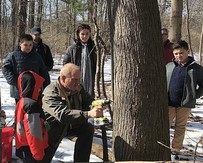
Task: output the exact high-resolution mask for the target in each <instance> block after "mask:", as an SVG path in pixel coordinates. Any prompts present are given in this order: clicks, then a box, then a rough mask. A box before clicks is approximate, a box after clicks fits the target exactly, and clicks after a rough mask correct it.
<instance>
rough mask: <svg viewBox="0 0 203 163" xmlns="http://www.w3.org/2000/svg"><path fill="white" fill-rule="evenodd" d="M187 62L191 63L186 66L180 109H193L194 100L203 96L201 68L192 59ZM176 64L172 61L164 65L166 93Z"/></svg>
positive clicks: (202, 68)
mask: <svg viewBox="0 0 203 163" xmlns="http://www.w3.org/2000/svg"><path fill="white" fill-rule="evenodd" d="M189 60H190V62H191V63H190V64H188V66H187V74H186V78H185V83H184V92H183V97H182V101H181V107H188V108H194V107H195V104H196V99H197V98H199V97H201V96H202V95H203V67H202V66H200V65H199V64H197V63H196V62H195V61H194V59H193V58H192V57H189ZM176 64H177V62H175V61H174V62H170V63H168V64H167V65H166V77H167V91H168V88H169V84H170V80H171V75H172V73H173V70H174V68H175V66H176Z"/></svg>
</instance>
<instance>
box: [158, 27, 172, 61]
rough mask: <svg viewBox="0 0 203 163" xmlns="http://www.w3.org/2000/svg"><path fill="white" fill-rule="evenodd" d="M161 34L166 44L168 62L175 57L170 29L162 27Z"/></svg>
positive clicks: (165, 53)
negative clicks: (169, 33) (169, 35)
mask: <svg viewBox="0 0 203 163" xmlns="http://www.w3.org/2000/svg"><path fill="white" fill-rule="evenodd" d="M161 36H162V41H163V45H164V62H165V64H167V63H169V62H171V61H172V59H173V58H174V55H173V49H172V45H173V44H172V43H171V42H170V41H169V39H168V30H167V29H166V28H162V29H161Z"/></svg>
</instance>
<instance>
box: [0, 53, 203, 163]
mask: <svg viewBox="0 0 203 163" xmlns="http://www.w3.org/2000/svg"><path fill="white" fill-rule="evenodd" d="M60 67H61V61H60V57H56V58H55V66H54V69H60ZM104 72H105V81H106V82H110V81H111V62H110V60H107V61H106V62H105V69H104ZM58 75H59V71H54V72H50V76H51V80H52V81H55V80H56V79H57V78H58ZM0 88H1V104H2V109H3V110H5V111H6V116H7V119H6V122H7V126H10V125H12V123H13V117H14V109H15V102H14V99H12V98H10V93H9V85H8V84H7V83H6V80H5V78H4V77H3V75H2V71H1V69H0ZM197 104H198V105H196V108H194V109H193V110H192V114H193V116H196V117H197V116H199V117H203V99H198V100H197ZM173 132H174V130H173V129H170V136H171V138H172V137H173ZM108 136H110V137H111V136H112V132H111V131H110V132H108ZM201 137H203V122H202V123H200V122H194V121H188V124H187V131H186V134H185V139H184V149H185V150H193V151H194V149H195V146H196V144H197V142H198V141H199V140H200V138H201ZM93 141H94V142H95V143H98V144H101V142H102V141H101V139H100V138H98V137H94V140H93ZM14 142H15V141H13V150H12V158H13V161H12V162H11V163H14V162H15V163H22V161H21V160H20V159H18V158H17V157H16V156H15V143H14ZM108 143H109V146H111V141H109V142H108ZM109 150H111V148H109ZM197 152H198V153H200V154H201V155H202V157H197V158H196V160H197V161H203V144H199V145H198V148H197ZM73 153H74V142H72V141H70V140H68V139H63V141H62V142H61V144H60V146H59V148H58V150H57V152H56V153H55V156H54V158H53V160H52V163H59V162H60V161H62V162H72V161H73ZM181 158H182V159H189V160H194V158H193V157H189V156H183V155H182V156H181ZM90 162H102V159H100V158H98V157H97V156H95V155H91V157H90Z"/></svg>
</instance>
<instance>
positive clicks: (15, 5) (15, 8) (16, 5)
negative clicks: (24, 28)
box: [11, 0, 18, 50]
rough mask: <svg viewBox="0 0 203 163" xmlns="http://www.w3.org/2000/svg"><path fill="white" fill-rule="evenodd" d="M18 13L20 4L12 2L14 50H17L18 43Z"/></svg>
mask: <svg viewBox="0 0 203 163" xmlns="http://www.w3.org/2000/svg"><path fill="white" fill-rule="evenodd" d="M17 13H18V2H17V0H13V1H11V24H12V35H13V37H12V50H14V49H15V46H16V41H17V26H16V24H17V17H16V15H17Z"/></svg>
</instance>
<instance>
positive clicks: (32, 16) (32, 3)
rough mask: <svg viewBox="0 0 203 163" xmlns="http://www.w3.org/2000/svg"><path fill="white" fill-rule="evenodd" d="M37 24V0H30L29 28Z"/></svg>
mask: <svg viewBox="0 0 203 163" xmlns="http://www.w3.org/2000/svg"><path fill="white" fill-rule="evenodd" d="M34 24H35V0H30V1H29V20H28V28H29V29H30V28H32V27H34Z"/></svg>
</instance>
